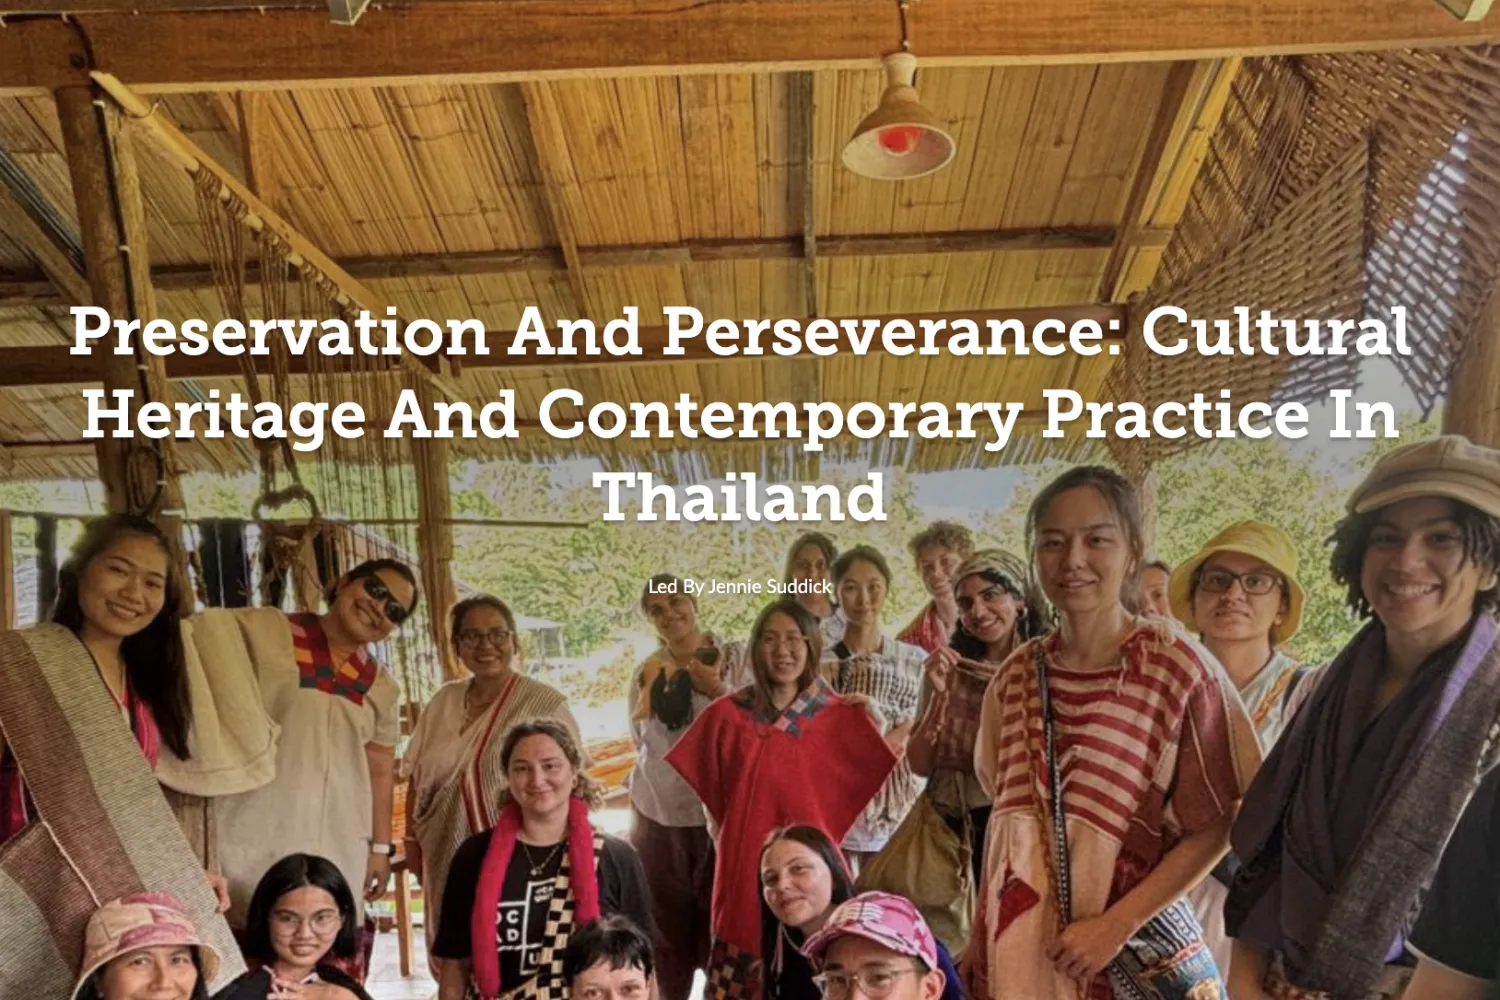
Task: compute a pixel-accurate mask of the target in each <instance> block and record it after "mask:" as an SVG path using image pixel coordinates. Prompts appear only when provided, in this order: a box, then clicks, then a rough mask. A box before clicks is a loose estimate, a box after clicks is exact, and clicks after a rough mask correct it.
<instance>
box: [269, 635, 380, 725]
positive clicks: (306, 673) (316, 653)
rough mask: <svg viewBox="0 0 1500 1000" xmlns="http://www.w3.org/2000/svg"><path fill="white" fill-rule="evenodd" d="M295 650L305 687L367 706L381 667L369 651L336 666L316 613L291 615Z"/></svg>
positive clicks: (298, 669)
mask: <svg viewBox="0 0 1500 1000" xmlns="http://www.w3.org/2000/svg"><path fill="white" fill-rule="evenodd" d="M289 621H290V622H291V627H292V649H293V651H294V652H295V653H296V654H297V672H298V673H299V674H300V675H301V677H302V687H304V688H314V689H316V690H318V691H322V692H323V693H324V694H331V695H337V696H338V697H341V698H348V699H349V700H350V701H352V702H354V704H356V705H363V704H364V703H365V695H367V694H369V692H370V685H372V684H374V683H375V676H376V674H377V673H379V670H380V668H379V667H378V666H376V664H375V658H374V657H372V656H371V655H370V652H369V650H366V649H360V650H358V651H356V652H355V653H354V655H353V656H351V657H349V659H347V660H345V661H344V665H343V666H341V667H335V666H334V664H333V654H332V653H331V652H329V650H328V637H327V636H326V635H325V634H324V633H323V625H322V623H321V622H319V621H318V616H317V615H314V614H300V615H292V616H290V618H289Z"/></svg>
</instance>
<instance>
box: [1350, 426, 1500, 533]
mask: <svg viewBox="0 0 1500 1000" xmlns="http://www.w3.org/2000/svg"><path fill="white" fill-rule="evenodd" d="M1412 497H1447V498H1449V499H1451V500H1457V501H1459V502H1460V503H1465V504H1468V505H1469V506H1470V507H1473V508H1474V509H1476V510H1479V511H1482V512H1483V513H1485V514H1488V515H1490V516H1491V517H1500V451H1497V450H1496V449H1494V448H1486V447H1484V446H1483V445H1477V444H1475V443H1474V442H1472V441H1470V440H1469V439H1468V438H1466V437H1464V436H1462V435H1460V434H1444V435H1442V436H1440V437H1435V438H1429V439H1428V440H1426V441H1418V442H1416V443H1414V444H1407V445H1402V446H1401V447H1399V448H1397V449H1395V450H1394V451H1392V452H1390V453H1388V454H1387V455H1385V456H1384V457H1383V458H1381V459H1380V461H1379V462H1376V463H1375V467H1374V468H1373V469H1371V470H1370V472H1369V475H1367V476H1365V481H1364V482H1362V483H1360V484H1359V488H1358V489H1356V490H1355V491H1354V493H1353V494H1351V495H1350V497H1349V503H1348V505H1347V506H1348V509H1349V512H1350V513H1351V514H1363V513H1365V512H1367V511H1372V510H1375V509H1376V508H1378V507H1385V506H1387V505H1389V504H1393V503H1395V502H1397V501H1398V500H1409V499H1411V498H1412Z"/></svg>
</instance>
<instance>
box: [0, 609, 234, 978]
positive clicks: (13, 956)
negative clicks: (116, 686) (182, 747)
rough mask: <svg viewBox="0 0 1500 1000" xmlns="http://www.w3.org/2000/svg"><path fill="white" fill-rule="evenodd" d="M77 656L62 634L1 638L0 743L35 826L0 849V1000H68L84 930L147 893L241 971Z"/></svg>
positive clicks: (149, 779)
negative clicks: (32, 999)
mask: <svg viewBox="0 0 1500 1000" xmlns="http://www.w3.org/2000/svg"><path fill="white" fill-rule="evenodd" d="M93 675H94V664H93V661H92V659H90V657H89V654H88V652H87V650H85V649H84V647H83V644H82V643H81V642H79V641H78V639H77V638H76V637H75V636H74V635H73V634H72V633H71V632H69V631H68V630H67V629H65V628H63V627H62V626H60V625H38V626H36V627H34V628H30V629H25V630H23V631H18V632H0V732H3V733H4V736H5V742H6V743H7V744H8V745H9V747H10V750H11V752H12V753H13V754H14V755H15V759H16V761H17V763H18V764H19V766H20V770H21V773H22V775H23V776H24V777H25V779H26V784H27V788H28V789H29V790H30V792H31V796H32V799H33V801H34V802H35V806H36V812H37V816H36V817H35V818H34V819H33V821H32V822H31V823H30V824H29V825H28V826H27V827H26V828H25V829H24V830H22V831H21V832H20V833H19V834H17V835H16V836H15V837H14V838H12V839H11V840H10V841H9V842H8V843H6V844H5V846H4V847H3V848H0V997H22V996H36V997H65V996H68V995H69V994H70V992H71V990H72V986H73V981H74V978H75V976H76V975H77V972H78V965H79V962H80V960H81V958H82V953H83V933H84V926H85V924H86V923H87V921H88V918H89V916H90V914H92V913H93V911H94V910H95V909H96V908H97V907H98V906H99V905H100V904H101V903H104V902H107V901H109V900H111V899H114V898H117V897H119V896H122V895H125V894H126V893H130V892H138V891H141V890H143V889H151V890H155V891H163V892H170V893H172V894H173V895H175V896H177V897H178V898H179V899H181V900H182V901H183V903H184V904H186V906H187V907H188V909H189V911H190V912H191V914H192V916H193V920H194V922H195V923H196V924H197V926H198V929H199V932H200V933H201V934H202V935H203V936H204V938H205V940H206V941H207V942H208V943H209V944H211V945H213V946H214V947H215V948H216V949H218V951H219V952H220V955H221V956H222V958H223V963H222V965H221V967H220V970H219V981H218V982H217V983H215V984H213V985H215V986H218V985H222V984H223V983H227V982H228V981H229V980H231V979H233V978H234V977H236V976H238V975H239V974H240V973H241V972H243V971H244V963H243V962H242V961H241V960H240V955H239V950H238V948H237V947H236V946H235V943H234V938H233V936H232V935H231V934H230V931H229V926H228V924H226V923H225V922H224V920H223V918H222V917H220V916H219V915H218V914H217V913H215V911H214V895H213V892H212V890H211V889H210V888H209V885H208V880H207V878H206V877H205V876H204V874H203V869H202V868H201V867H199V865H198V861H197V858H196V857H195V856H194V855H193V851H192V849H191V848H190V847H189V846H188V842H187V839H186V838H185V837H184V836H183V833H182V829H181V828H180V827H179V826H178V825H177V821H176V820H175V819H174V818H173V815H172V811H171V809H170V808H169V807H168V806H167V802H166V799H165V798H164V797H163V796H162V792H161V786H159V785H158V784H157V783H156V779H155V778H154V777H153V776H152V773H151V769H150V767H149V766H148V765H147V763H146V760H145V758H144V757H142V755H141V751H140V748H139V747H138V746H136V743H135V740H134V739H133V738H132V736H131V733H130V730H129V729H128V728H126V727H125V726H122V725H120V716H119V710H118V708H117V707H116V706H115V705H114V703H113V702H111V700H110V698H109V696H108V694H107V693H106V692H105V691H104V689H103V688H102V686H101V685H99V684H98V683H97V682H95V683H88V681H91V680H92V678H93Z"/></svg>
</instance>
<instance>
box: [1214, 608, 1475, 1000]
mask: <svg viewBox="0 0 1500 1000" xmlns="http://www.w3.org/2000/svg"><path fill="white" fill-rule="evenodd" d="M1497 639H1500V628H1497V626H1496V623H1495V620H1494V619H1493V618H1492V617H1490V616H1489V615H1479V616H1477V617H1476V618H1475V620H1474V623H1473V625H1472V627H1471V628H1470V629H1469V632H1468V635H1467V636H1466V637H1464V638H1463V639H1462V640H1461V644H1460V643H1456V644H1455V645H1456V646H1457V649H1456V652H1455V649H1454V648H1453V647H1450V648H1448V649H1445V650H1442V651H1440V652H1439V653H1438V654H1435V656H1434V659H1433V660H1430V661H1429V662H1428V663H1426V664H1423V666H1422V668H1421V669H1422V671H1429V670H1434V671H1438V674H1437V675H1435V676H1433V677H1430V678H1421V677H1420V674H1419V677H1418V678H1414V679H1413V681H1412V684H1413V685H1418V684H1423V682H1424V681H1425V682H1426V683H1425V685H1424V687H1425V692H1424V693H1423V694H1420V695H1419V696H1418V700H1417V701H1416V702H1415V708H1414V710H1413V712H1412V715H1411V717H1410V720H1409V722H1407V723H1402V724H1400V725H1398V726H1396V727H1395V728H1394V729H1393V730H1392V733H1393V735H1394V740H1395V743H1396V744H1397V745H1396V746H1395V747H1392V748H1391V749H1394V750H1396V751H1397V755H1396V757H1395V759H1392V760H1389V761H1387V762H1386V766H1384V767H1383V768H1381V769H1380V773H1379V774H1378V775H1376V776H1374V777H1375V778H1376V780H1375V781H1374V782H1373V794H1372V801H1371V802H1370V809H1369V812H1368V815H1369V817H1370V819H1369V822H1368V823H1367V824H1366V826H1365V828H1364V830H1363V831H1362V833H1361V835H1360V836H1359V837H1358V838H1357V839H1356V840H1354V842H1353V844H1354V846H1353V847H1352V850H1348V849H1340V848H1341V846H1344V847H1347V845H1340V844H1337V843H1335V836H1334V832H1333V830H1332V829H1331V818H1332V812H1333V803H1334V801H1335V793H1336V788H1335V783H1336V781H1337V780H1339V775H1340V771H1339V769H1340V768H1341V767H1342V766H1345V765H1346V763H1347V762H1341V761H1340V760H1339V751H1344V752H1345V753H1347V752H1348V751H1349V749H1350V748H1349V746H1348V745H1347V744H1344V743H1342V741H1340V740H1339V738H1338V734H1340V732H1341V730H1342V731H1345V732H1346V731H1347V730H1348V728H1349V727H1348V726H1347V725H1345V726H1343V727H1341V726H1340V720H1341V718H1344V717H1345V713H1346V712H1348V711H1350V710H1351V706H1349V705H1347V704H1346V700H1347V699H1348V698H1349V697H1350V695H1351V692H1353V691H1357V690H1361V689H1364V688H1368V686H1369V685H1368V683H1361V682H1362V681H1366V680H1367V679H1366V678H1363V677H1360V676H1357V671H1360V670H1369V669H1370V668H1371V666H1373V665H1374V664H1378V662H1379V657H1380V656H1381V655H1383V649H1384V634H1383V630H1382V628H1381V626H1380V625H1379V623H1378V622H1372V623H1370V624H1369V625H1367V626H1366V627H1365V628H1364V629H1362V630H1360V632H1359V634H1358V635H1356V636H1355V637H1354V638H1353V639H1352V640H1351V641H1350V642H1349V644H1348V645H1347V646H1345V647H1344V649H1343V650H1342V651H1341V652H1340V653H1339V655H1338V656H1337V657H1336V658H1335V659H1334V660H1333V662H1332V663H1330V664H1329V665H1328V666H1327V667H1325V668H1324V670H1323V674H1324V676H1322V677H1321V678H1319V683H1318V687H1317V689H1316V690H1315V691H1314V692H1313V693H1312V695H1311V697H1310V698H1309V699H1308V702H1307V704H1306V705H1305V706H1304V707H1303V708H1302V710H1301V711H1300V712H1298V713H1297V716H1296V718H1295V719H1294V720H1293V721H1292V724H1291V725H1290V726H1289V727H1288V729H1287V730H1286V732H1285V733H1284V734H1283V736H1282V739H1281V741H1280V742H1279V743H1277V745H1276V746H1275V747H1274V748H1273V749H1272V751H1271V753H1270V755H1269V756H1268V757H1267V758H1266V761H1265V763H1264V764H1263V765H1262V767H1261V770H1260V772H1259V774H1257V775H1256V778H1255V781H1254V782H1253V783H1252V784H1251V786H1250V790H1249V791H1248V792H1247V793H1246V795H1245V799H1244V802H1243V803H1242V804H1241V807H1240V812H1239V818H1238V819H1237V821H1236V822H1235V826H1234V831H1233V834H1232V837H1231V843H1232V846H1233V849H1234V852H1235V854H1236V856H1237V857H1239V858H1240V859H1241V860H1242V862H1243V863H1244V868H1243V870H1242V872H1241V874H1240V876H1239V878H1238V879H1237V880H1236V883H1235V885H1234V887H1233V889H1232V890H1231V892H1230V898H1229V901H1228V903H1227V904H1226V906H1225V923H1226V927H1227V929H1228V931H1229V933H1230V934H1231V935H1233V936H1236V937H1238V936H1241V930H1242V928H1243V926H1244V925H1245V923H1246V919H1247V917H1249V916H1250V915H1251V912H1252V911H1253V910H1255V909H1256V906H1257V904H1259V903H1261V902H1262V901H1263V900H1264V901H1265V902H1266V904H1268V905H1272V906H1273V907H1274V910H1273V913H1272V917H1273V919H1279V920H1280V936H1281V938H1282V940H1283V942H1284V944H1285V945H1286V947H1285V948H1284V949H1282V951H1283V957H1284V959H1286V960H1287V963H1288V964H1287V968H1286V973H1287V978H1288V980H1289V981H1291V983H1292V984H1293V985H1295V986H1297V987H1300V988H1302V989H1307V990H1318V991H1323V992H1326V993H1329V994H1330V995H1332V996H1333V997H1336V998H1344V997H1351V998H1352V997H1362V996H1364V995H1366V994H1367V993H1368V992H1369V991H1370V989H1372V988H1373V987H1374V985H1375V983H1376V981H1377V980H1378V979H1379V977H1380V975H1381V973H1382V971H1383V966H1384V965H1385V962H1386V960H1387V957H1388V953H1389V951H1390V949H1391V946H1392V942H1393V941H1396V940H1399V937H1400V935H1401V933H1402V931H1403V930H1404V928H1405V927H1406V925H1407V922H1408V920H1409V918H1410V916H1411V914H1412V913H1413V911H1414V910H1415V909H1416V907H1417V906H1418V905H1419V903H1420V899H1421V896H1422V893H1423V892H1424V891H1425V889H1426V887H1427V884H1428V882H1429V881H1430V880H1431V878H1432V873H1433V871H1434V870H1435V868H1436V866H1437V861H1438V858H1439V857H1440V856H1441V855H1442V850H1443V846H1444V844H1446V842H1447V839H1448V835H1449V834H1450V833H1451V832H1452V830H1453V827H1454V825H1455V824H1456V823H1457V822H1458V817H1459V816H1460V814H1461V813H1462V812H1463V808H1464V805H1465V803H1467V802H1468V800H1469V797H1470V795H1471V794H1472V793H1473V790H1474V787H1475V786H1476V785H1477V784H1478V782H1479V778H1480V777H1481V776H1482V774H1483V773H1484V772H1485V771H1487V770H1488V769H1489V768H1490V767H1491V766H1493V765H1494V763H1495V760H1494V754H1495V734H1496V727H1497V719H1500V643H1497ZM1372 660H1373V661H1374V663H1372ZM1399 705H1400V698H1399V697H1398V699H1397V701H1396V702H1394V703H1392V707H1397V706H1399ZM1408 708H1412V706H1408ZM1353 710H1354V711H1358V707H1357V706H1354V707H1353ZM1394 721H1396V722H1398V723H1400V722H1401V720H1394ZM1403 749H1404V750H1405V753H1404V754H1402V753H1400V751H1401V750H1403ZM1289 820H1290V822H1289ZM1340 839H1343V838H1340ZM1335 868H1341V869H1342V870H1334V869H1335ZM1289 872H1290V873H1292V875H1294V876H1295V880H1294V881H1295V884H1296V891H1297V895H1296V896H1295V897H1289V898H1288V899H1286V900H1285V901H1279V900H1278V897H1279V895H1280V893H1281V890H1282V889H1283V888H1285V887H1286V886H1287V885H1288V884H1289V883H1288V882H1287V879H1288V877H1289V876H1288V873H1289ZM1267 894H1270V896H1269V898H1267ZM1308 910H1313V911H1315V912H1320V913H1321V914H1322V919H1321V920H1318V919H1313V920H1296V919H1295V917H1296V915H1297V914H1298V913H1299V912H1300V913H1304V914H1305V913H1306V912H1307V911H1308ZM1261 915H1262V914H1259V913H1257V914H1256V916H1257V917H1259V916H1261ZM1284 915H1291V916H1292V917H1293V918H1294V919H1292V920H1288V919H1286V918H1285V916H1284ZM1294 925H1295V926H1294Z"/></svg>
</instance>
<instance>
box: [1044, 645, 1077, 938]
mask: <svg viewBox="0 0 1500 1000" xmlns="http://www.w3.org/2000/svg"><path fill="white" fill-rule="evenodd" d="M1042 645H1043V644H1042V643H1040V642H1039V643H1037V644H1036V684H1037V692H1038V694H1039V695H1040V698H1041V703H1042V744H1043V750H1044V752H1045V753H1046V755H1047V790H1048V792H1049V794H1050V797H1051V805H1052V856H1053V859H1054V861H1053V866H1052V867H1053V871H1054V872H1055V876H1056V878H1057V910H1058V913H1059V914H1060V915H1061V917H1062V922H1063V924H1064V925H1066V924H1070V923H1072V922H1073V879H1072V873H1071V871H1070V869H1069V865H1068V820H1067V817H1066V816H1065V815H1064V814H1063V792H1062V768H1061V767H1060V766H1059V765H1058V761H1057V732H1056V727H1055V726H1054V725H1053V720H1052V690H1051V684H1050V683H1049V682H1048V677H1047V654H1046V653H1045V652H1043V651H1042Z"/></svg>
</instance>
